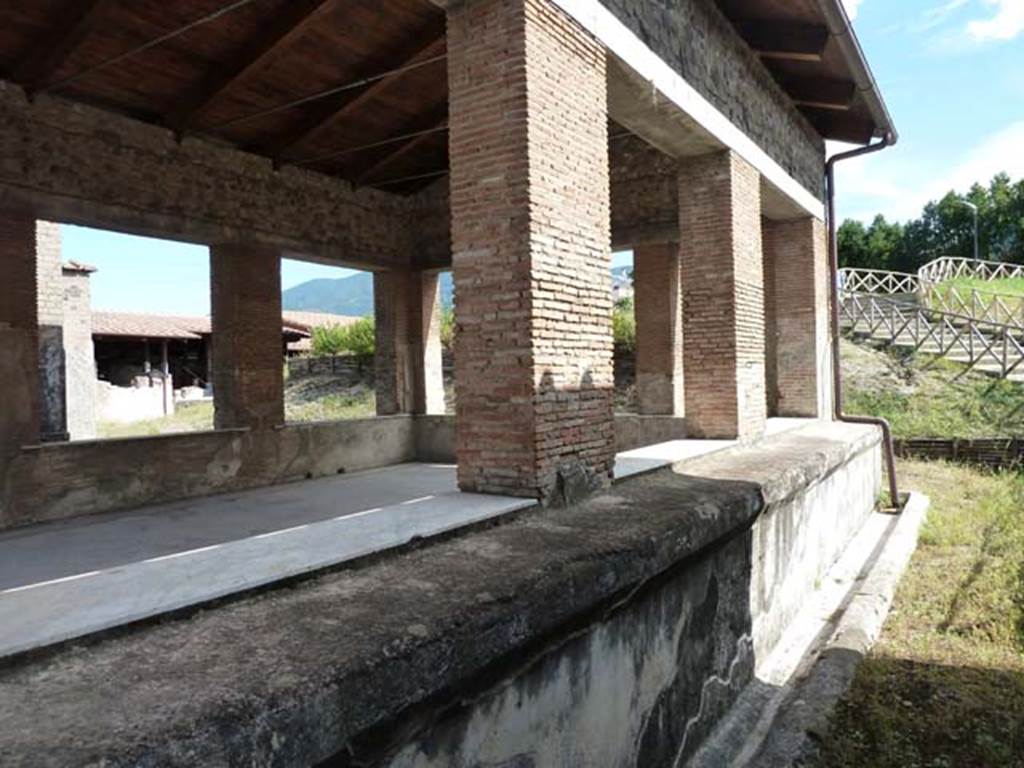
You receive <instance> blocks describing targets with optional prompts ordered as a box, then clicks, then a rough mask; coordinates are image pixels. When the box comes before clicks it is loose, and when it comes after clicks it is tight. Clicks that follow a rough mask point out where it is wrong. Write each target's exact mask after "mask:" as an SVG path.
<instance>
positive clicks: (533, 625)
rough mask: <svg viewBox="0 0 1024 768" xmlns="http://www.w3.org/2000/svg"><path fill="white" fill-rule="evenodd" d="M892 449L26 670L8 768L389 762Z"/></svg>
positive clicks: (663, 491) (477, 540)
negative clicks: (825, 483) (763, 520)
mask: <svg viewBox="0 0 1024 768" xmlns="http://www.w3.org/2000/svg"><path fill="white" fill-rule="evenodd" d="M879 440H880V438H879V435H878V433H877V431H876V430H875V429H873V428H870V427H865V426H860V425H848V424H826V423H821V422H819V423H815V424H812V425H809V426H806V427H803V428H801V429H796V430H792V431H789V432H785V433H783V434H781V435H776V436H774V437H771V438H768V439H766V440H765V441H762V442H761V443H758V444H755V445H752V446H737V447H733V448H729V449H727V450H724V451H721V452H718V453H715V454H712V455H710V456H705V457H702V458H698V459H695V460H693V461H691V462H687V463H685V464H681V465H678V466H675V467H672V468H666V469H663V470H662V471H658V472H652V473H648V474H644V475H641V476H637V477H633V478H631V479H629V480H627V481H625V482H621V483H618V484H617V485H616V486H614V487H613V488H612V489H611V490H610V491H608V492H606V493H603V494H601V495H598V496H595V497H593V498H591V499H590V500H588V501H587V502H585V503H583V504H580V505H578V506H575V507H569V508H566V509H548V510H543V511H538V512H536V513H530V512H526V513H523V514H521V515H518V516H515V517H512V518H507V521H506V522H505V523H504V524H503V525H498V526H494V527H487V528H483V529H476V530H471V531H467V532H465V533H464V534H463V535H460V536H457V537H452V538H449V539H445V540H440V541H437V542H435V543H433V544H432V545H431V546H428V547H423V548H418V549H413V550H411V551H407V552H403V553H401V554H397V555H395V556H393V557H387V558H380V559H376V560H374V561H371V562H368V563H366V564H364V565H363V566H361V567H357V568H351V569H346V570H340V571H334V572H328V573H325V574H323V575H320V576H318V577H316V578H312V579H309V580H307V581H304V582H301V583H299V584H297V585H292V586H290V587H288V588H282V589H273V590H268V591H265V592H263V593H259V594H255V595H251V596H248V597H246V598H244V599H240V600H237V601H234V602H231V603H229V604H225V605H221V606H219V607H217V608H216V609H215V610H210V611H203V612H198V613H194V614H192V615H187V616H178V617H176V618H174V619H172V620H168V621H165V622H162V623H150V624H143V625H135V626H133V627H129V628H126V629H124V630H122V631H121V632H119V633H117V634H114V635H110V636H106V637H102V638H100V639H98V640H96V641H94V642H90V643H86V644H80V645H66V646H62V647H59V648H58V649H55V650H53V651H50V652H44V653H42V654H37V655H29V656H20V657H15V658H14V659H12V660H10V661H8V662H7V663H6V664H4V665H2V666H0V722H3V723H4V732H3V734H2V735H0V764H2V765H4V766H27V765H88V764H103V765H106V766H122V765H124V766H127V765H140V764H141V765H161V766H175V765H181V766H184V765H223V764H240V763H243V762H244V763H245V764H266V765H270V764H273V765H311V764H316V763H318V762H320V761H322V760H325V759H327V758H329V757H331V756H334V755H337V754H339V753H340V752H341V751H342V750H346V751H347V754H349V755H350V756H355V757H358V758H360V759H362V758H364V757H366V758H372V756H373V754H376V750H377V749H379V748H381V747H382V746H385V745H384V744H382V743H381V741H380V740H381V739H383V740H384V741H386V740H387V739H386V736H387V735H388V734H391V735H392V737H395V738H397V737H401V736H407V735H408V733H409V729H413V728H415V727H416V723H417V722H419V718H420V717H427V716H428V715H427V713H428V712H434V713H436V712H437V711H438V709H439V708H443V707H444V706H445V703H446V702H453V701H456V702H457V701H459V700H461V699H465V698H467V697H468V698H471V697H473V696H474V695H475V694H478V693H482V691H481V690H479V686H481V685H489V684H493V682H494V681H496V680H499V679H501V675H502V674H508V673H509V672H510V671H511V670H514V669H515V668H518V667H519V666H520V665H522V664H525V663H527V662H528V660H529V659H530V658H534V657H535V654H538V653H540V652H542V650H543V649H544V648H545V647H547V646H548V645H549V644H550V643H553V642H557V640H556V639H557V638H558V637H559V636H560V635H561V636H564V635H565V634H566V633H571V632H572V631H573V627H579V626H583V625H585V624H586V623H587V622H588V621H590V620H592V619H593V617H595V616H600V615H601V614H602V613H603V612H606V611H609V610H612V609H613V607H614V605H615V604H616V603H617V602H618V601H621V600H623V599H624V597H625V596H628V595H630V594H632V593H633V592H634V591H635V590H637V589H639V588H641V587H642V586H643V585H645V584H647V583H648V582H649V581H651V580H652V579H655V578H656V577H658V576H659V575H661V574H664V573H665V572H666V571H668V570H669V569H672V568H675V567H677V566H680V565H681V564H683V563H685V562H687V561H688V559H689V558H691V557H693V556H695V555H696V554H698V553H700V552H701V551H704V550H705V548H707V547H709V546H711V545H712V544H714V543H715V542H720V541H724V540H727V539H729V538H731V537H732V536H734V535H739V534H741V533H742V532H743V531H745V530H746V529H747V527H748V526H749V525H750V524H752V522H753V521H754V520H755V518H756V517H757V516H758V515H759V514H760V513H761V512H762V511H763V510H764V509H766V505H771V504H773V503H778V502H780V501H782V500H785V499H788V498H790V497H792V496H793V495H794V494H797V493H799V492H800V491H801V489H804V488H806V487H807V486H809V485H810V484H812V483H814V482H817V481H818V480H820V479H821V478H823V477H826V476H828V475H829V474H830V473H832V472H833V471H835V470H837V469H838V468H840V467H842V466H844V465H845V464H846V463H848V462H849V461H850V460H852V459H853V458H854V457H856V456H859V455H860V454H862V453H863V452H864V451H868V450H875V449H877V446H878V443H879ZM482 681H491V682H490V683H485V682H482ZM420 707H422V709H421V708H420ZM399 726H400V727H399ZM373 734H376V736H375V737H374V736H373Z"/></svg>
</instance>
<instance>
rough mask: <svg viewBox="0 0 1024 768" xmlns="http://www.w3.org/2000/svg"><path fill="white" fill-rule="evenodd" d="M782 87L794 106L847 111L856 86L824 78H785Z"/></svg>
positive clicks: (846, 81) (847, 82)
mask: <svg viewBox="0 0 1024 768" xmlns="http://www.w3.org/2000/svg"><path fill="white" fill-rule="evenodd" d="M782 87H783V88H785V89H786V92H787V93H788V94H789V95H790V96H791V97H792V99H793V102H794V103H795V104H798V105H800V106H804V107H818V108H820V109H834V110H840V111H845V110H848V109H849V108H850V106H851V104H852V103H853V97H854V96H855V95H856V94H857V86H856V85H855V84H854V83H852V82H851V81H849V80H837V79H833V78H825V77H793V78H785V79H783V81H782Z"/></svg>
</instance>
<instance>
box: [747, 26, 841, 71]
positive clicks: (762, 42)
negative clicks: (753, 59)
mask: <svg viewBox="0 0 1024 768" xmlns="http://www.w3.org/2000/svg"><path fill="white" fill-rule="evenodd" d="M736 26H737V29H738V30H739V32H740V35H741V36H742V37H743V39H744V40H746V41H747V45H749V46H750V47H751V48H752V49H754V51H756V52H757V53H758V55H760V56H761V57H762V58H765V59H788V60H791V61H821V57H822V56H823V55H824V53H825V46H826V45H827V44H828V36H829V35H828V29H827V28H826V27H823V26H821V25H820V24H806V23H802V22H794V21H774V20H764V19H762V20H747V21H741V22H739V23H738V24H737V25H736Z"/></svg>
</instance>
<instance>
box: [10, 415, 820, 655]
mask: <svg viewBox="0 0 1024 768" xmlns="http://www.w3.org/2000/svg"><path fill="white" fill-rule="evenodd" d="M806 423H808V422H807V421H806V420H800V419H773V420H771V421H770V423H769V433H770V434H777V433H779V432H782V431H786V430H789V429H794V428H796V427H799V426H802V425H804V424H806ZM734 444H735V443H734V442H733V441H729V440H674V441H671V442H667V443H661V444H658V445H653V446H647V447H645V448H640V449H637V450H634V451H626V452H624V453H620V454H619V455H618V456H617V457H616V464H615V477H616V479H617V480H620V479H623V478H626V477H630V476H632V475H636V474H639V473H643V472H649V471H653V470H655V469H658V468H660V467H664V466H667V465H669V464H674V463H676V462H679V461H684V460H686V459H692V458H696V457H698V456H705V455H707V454H709V453H714V452H716V451H720V450H724V449H726V448H729V447H730V446H732V445H734ZM532 505H533V502H532V501H530V500H528V499H516V498H511V497H503V496H486V495H481V494H469V493H460V492H459V491H458V489H457V487H456V480H455V467H454V466H450V465H437V464H403V465H399V466H395V467H387V468H384V469H378V470H370V471H366V472H358V473H353V474H350V475H341V476H338V477H332V478H325V479H321V480H310V481H306V482H302V483H294V484H290V485H281V486H274V487H270V488H260V489H256V490H252V491H245V492H242V493H233V494H224V495H219V496H210V497H205V498H199V499H190V500H186V501H181V502H175V503H170V504H159V505H151V506H149V507H145V508H141V509H138V510H133V511H130V512H123V513H119V514H108V515H102V516H96V517H87V518H81V519H77V520H68V521H62V522H58V523H48V524H45V525H39V526H33V527H30V528H25V529H22V530H17V531H12V532H9V533H6V534H0V657H3V656H7V655H11V654H13V653H18V652H21V651H25V650H29V649H32V648H38V647H43V646H45V645H49V644H52V643H56V642H60V641H62V640H68V639H71V638H75V637H80V636H83V635H87V634H89V633H92V632H96V631H99V630H102V629H107V628H110V627H114V626H118V625H121V624H126V623H129V622H132V621H138V620H140V619H144V618H148V617H151V616H155V615H159V614H161V613H166V612H169V611H174V610H177V609H179V608H183V607H187V606H190V605H196V604H199V603H203V602H206V601H209V600H213V599H216V598H218V597H223V596H225V595H230V594H232V593H236V592H240V591H244V590H247V589H252V588H255V587H259V586H263V585H266V584H269V583H272V582H274V581H279V580H281V579H285V578H288V577H292V576H297V575H300V574H303V573H308V572H310V571H314V570H317V569H320V568H325V567H328V566H331V565H337V564H338V563H342V562H345V561H347V560H352V559H354V558H358V557H361V556H364V555H367V554H372V553H374V552H380V551H383V550H387V549H391V548H394V547H398V546H401V545H403V544H407V543H408V542H409V541H411V540H412V539H414V538H424V537H429V536H434V535H437V534H440V533H443V532H445V531H449V530H452V529H455V528H459V527H461V526H464V525H469V524H472V523H475V522H480V521H484V520H487V519H491V518H494V517H498V516H500V515H504V514H508V513H509V512H513V511H516V510H520V509H525V508H528V507H530V506H532Z"/></svg>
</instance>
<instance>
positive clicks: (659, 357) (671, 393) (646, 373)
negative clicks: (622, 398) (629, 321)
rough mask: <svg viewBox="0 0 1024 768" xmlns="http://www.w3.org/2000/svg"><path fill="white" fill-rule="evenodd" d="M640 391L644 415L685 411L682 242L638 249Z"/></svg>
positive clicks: (635, 253) (635, 285) (635, 261)
mask: <svg viewBox="0 0 1024 768" xmlns="http://www.w3.org/2000/svg"><path fill="white" fill-rule="evenodd" d="M633 289H634V292H635V296H634V307H635V309H636V390H637V399H638V401H639V405H640V413H645V414H663V415H669V416H682V415H683V310H682V302H681V299H680V286H679V246H678V245H677V244H676V243H665V244H662V245H644V246H638V247H636V248H634V249H633Z"/></svg>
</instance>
